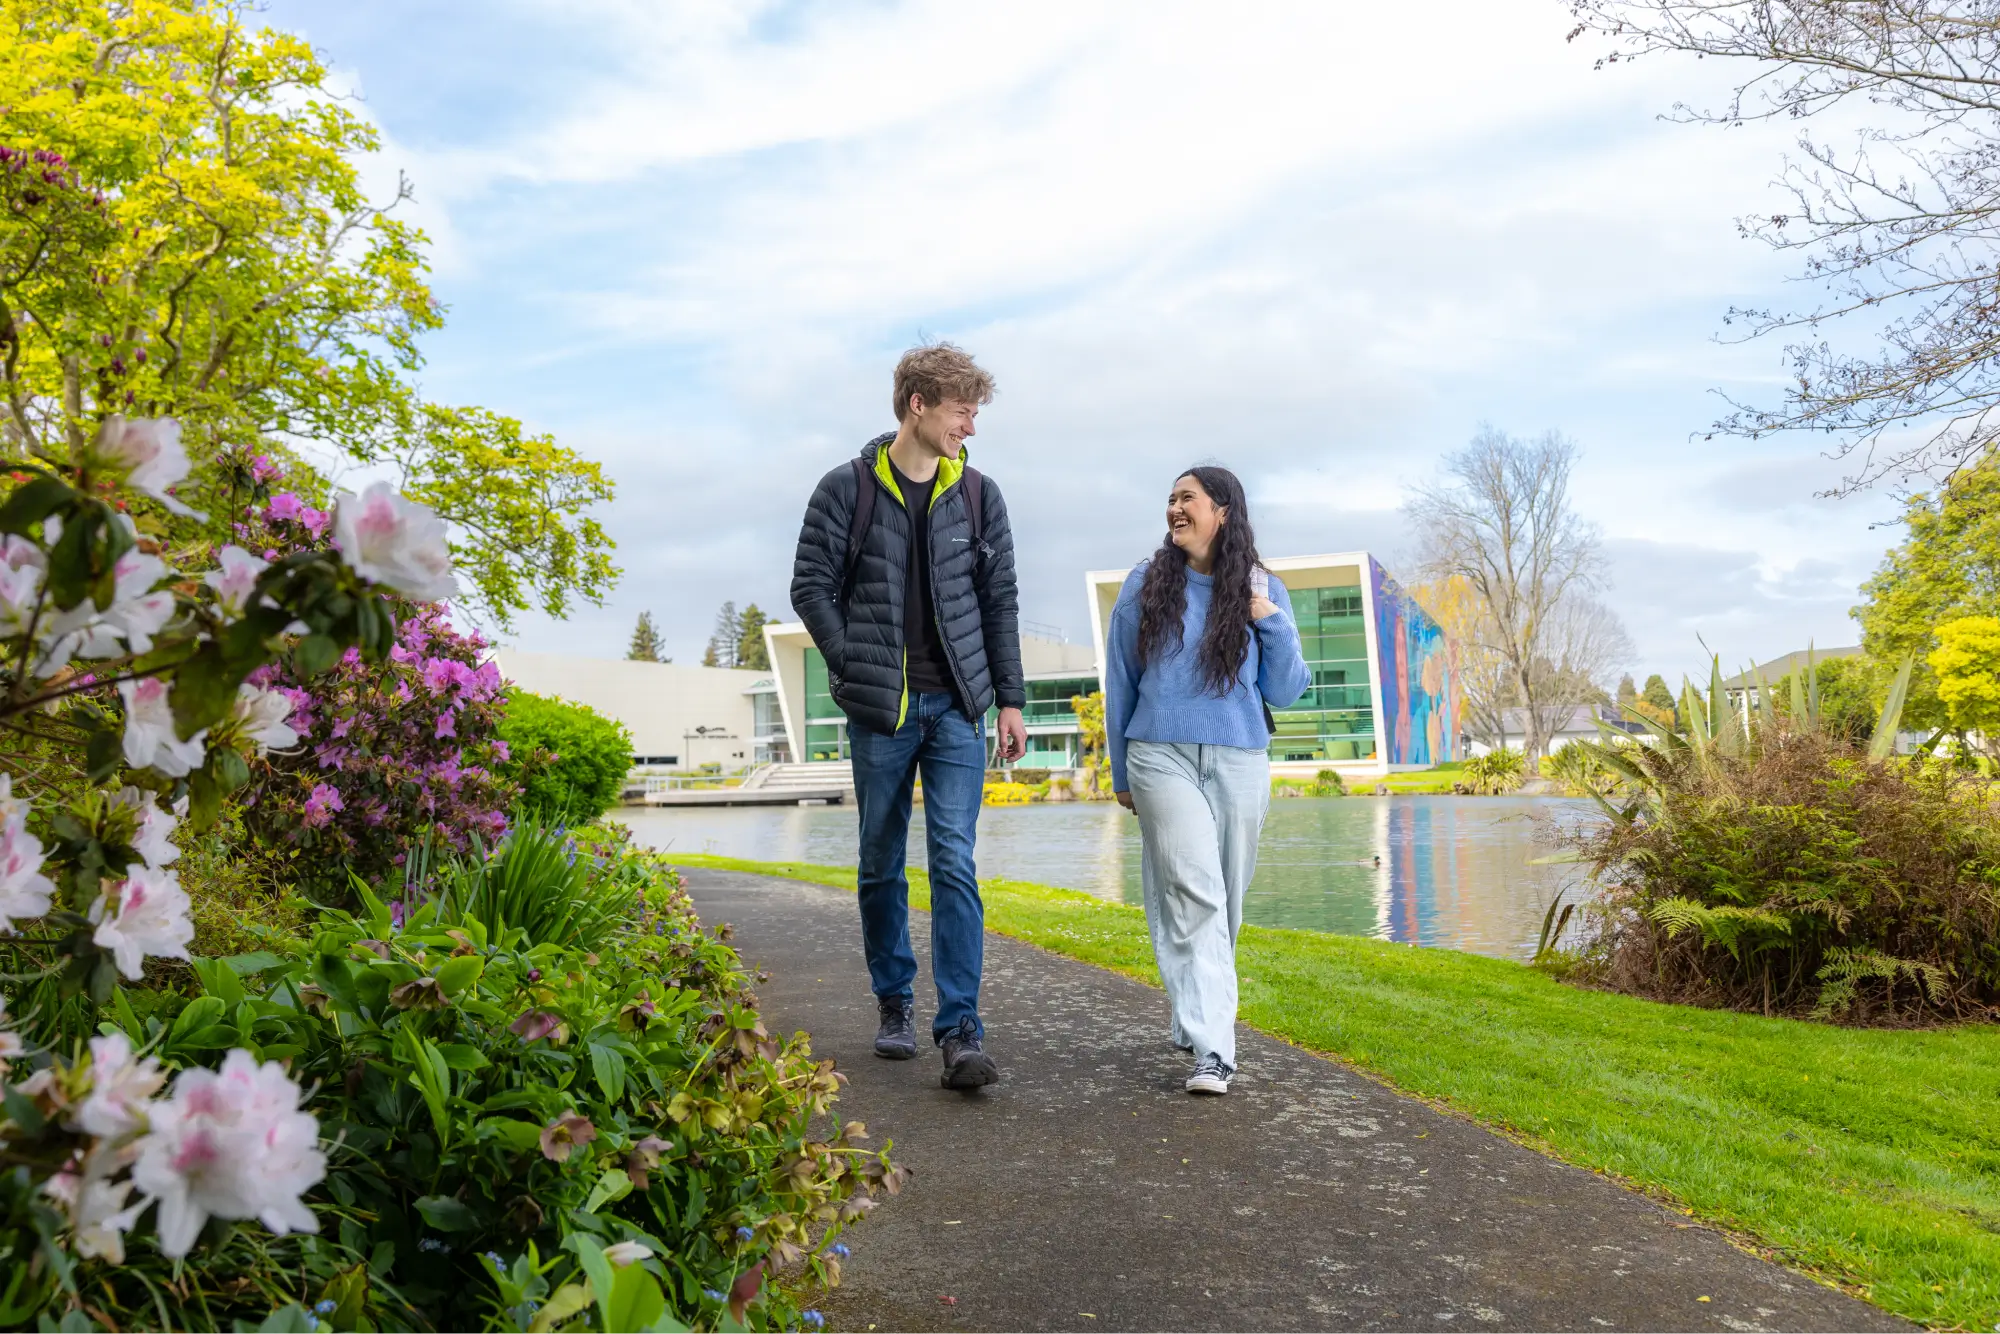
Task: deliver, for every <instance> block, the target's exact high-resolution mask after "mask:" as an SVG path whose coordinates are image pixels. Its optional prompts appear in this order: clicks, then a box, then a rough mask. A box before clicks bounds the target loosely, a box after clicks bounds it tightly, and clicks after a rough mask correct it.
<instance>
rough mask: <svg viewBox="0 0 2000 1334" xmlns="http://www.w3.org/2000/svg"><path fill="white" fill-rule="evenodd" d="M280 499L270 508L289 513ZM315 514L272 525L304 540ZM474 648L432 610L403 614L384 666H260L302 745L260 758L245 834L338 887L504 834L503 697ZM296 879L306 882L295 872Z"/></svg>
mask: <svg viewBox="0 0 2000 1334" xmlns="http://www.w3.org/2000/svg"><path fill="white" fill-rule="evenodd" d="M289 499H290V497H288V496H286V495H279V496H277V497H274V498H273V500H272V506H271V508H272V510H273V511H278V512H279V513H280V514H282V513H286V512H290V511H289V510H288V509H287V508H286V507H285V506H284V502H286V501H287V500H289ZM316 514H317V512H316V511H310V510H307V511H305V512H304V513H303V514H301V515H300V516H299V517H297V518H292V519H286V518H282V517H280V518H277V519H275V520H273V522H274V524H275V525H277V526H280V527H288V528H292V529H294V530H295V534H294V535H298V536H309V534H310V523H311V520H312V519H313V518H314V517H315V516H316ZM486 649H487V643H486V641H485V640H484V639H483V638H481V637H480V636H479V635H477V634H461V633H460V632H458V631H456V630H454V629H453V628H452V626H451V623H450V620H449V618H448V617H447V616H446V614H445V612H444V610H443V608H441V607H437V606H422V607H414V608H410V609H408V610H407V611H406V613H405V615H404V616H403V618H402V620H401V622H400V624H399V625H398V627H397V631H396V642H395V644H394V645H393V646H391V648H390V649H389V652H388V654H387V656H386V657H385V658H384V659H382V660H380V661H376V662H369V661H367V660H366V659H365V658H363V657H362V655H361V654H359V653H356V652H352V651H350V652H348V653H346V654H344V655H343V656H342V658H341V659H340V661H339V662H337V663H335V664H334V666H333V667H332V668H330V669H329V670H327V671H325V672H323V673H321V674H319V675H318V676H315V677H305V676H303V675H301V674H300V673H298V672H297V671H296V669H294V668H291V667H288V666H286V665H284V664H273V665H271V666H269V667H266V668H264V669H263V670H261V671H260V672H259V673H257V674H256V675H255V676H254V677H253V680H254V681H255V682H256V683H257V684H258V685H259V686H262V687H264V688H266V689H268V690H270V691H272V692H274V693H275V694H278V695H280V696H282V697H283V698H284V699H286V700H288V701H290V703H291V706H292V710H293V712H292V725H293V727H295V728H296V729H297V730H298V731H299V732H300V733H301V736H302V738H303V742H304V744H303V745H302V746H300V747H298V748H297V749H294V750H291V751H289V752H286V753H282V754H273V755H271V756H270V757H269V758H268V759H267V760H266V761H265V762H264V763H263V764H262V765H260V766H259V767H258V770H257V772H256V774H255V775H254V777H253V781H252V783H251V785H250V787H249V788H248V790H247V791H246V792H245V794H244V798H243V800H244V806H245V815H246V819H247V820H248V822H249V824H250V827H251V828H252V829H253V830H254V831H255V832H256V833H257V834H258V835H259V836H260V837H262V838H263V839H265V840H266V841H267V842H270V843H274V844H277V845H279V846H281V847H291V848H297V849H300V850H301V851H305V852H310V853H312V854H313V856H312V857H310V858H301V859H300V862H299V865H300V867H301V870H302V871H307V872H309V870H310V868H314V867H317V868H318V870H319V876H320V878H321V879H322V880H326V879H330V880H331V881H332V882H333V883H334V884H337V885H339V886H340V887H342V888H344V887H345V882H346V876H347V871H348V870H349V869H350V868H351V869H352V870H353V871H355V872H356V873H357V874H359V875H361V876H362V877H363V878H364V879H368V880H381V879H383V878H384V877H386V876H388V875H389V874H390V873H391V872H392V871H393V869H394V868H395V866H396V865H399V864H400V863H401V861H402V859H403V856H404V854H405V850H406V849H407V848H408V847H409V846H410V845H411V844H413V843H414V842H416V841H417V840H419V839H420V838H422V837H424V836H426V835H427V834H429V835H433V836H434V837H435V839H436V841H437V842H439V843H441V844H443V845H445V846H447V847H450V848H452V849H454V850H459V851H464V850H467V849H469V848H470V847H471V846H472V845H473V842H474V840H476V839H477V840H483V841H485V842H486V843H487V844H488V845H490V844H491V843H492V842H493V841H496V840H497V839H499V837H500V836H501V835H502V834H504V833H505V832H506V829H507V814H506V813H507V809H508V807H509V806H510V805H511V804H512V803H513V801H514V799H515V797H516V796H517V795H518V794H519V788H518V787H517V786H516V784H515V783H514V781H513V780H512V779H510V778H509V777H507V776H505V775H504V774H503V773H502V772H501V768H502V766H503V765H504V764H505V763H506V761H507V760H508V758H509V747H508V744H507V742H505V741H504V740H502V739H501V737H500V719H501V712H502V709H503V708H504V707H505V705H506V696H505V694H504V692H503V687H502V685H501V681H500V672H499V668H498V667H496V666H495V665H494V663H493V661H492V660H491V659H490V658H488V657H486ZM305 878H308V879H310V878H312V877H311V875H310V874H307V875H306V877H305Z"/></svg>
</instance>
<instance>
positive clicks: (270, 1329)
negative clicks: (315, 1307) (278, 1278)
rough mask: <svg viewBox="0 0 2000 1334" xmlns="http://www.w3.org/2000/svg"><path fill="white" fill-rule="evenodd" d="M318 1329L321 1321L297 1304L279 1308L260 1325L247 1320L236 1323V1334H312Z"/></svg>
mask: <svg viewBox="0 0 2000 1334" xmlns="http://www.w3.org/2000/svg"><path fill="white" fill-rule="evenodd" d="M318 1328H319V1320H318V1319H317V1318H316V1317H315V1316H314V1315H313V1313H312V1312H310V1311H308V1310H306V1308H305V1307H303V1306H300V1305H299V1304H298V1303H297V1302H293V1303H291V1304H290V1305H288V1306H281V1307H279V1308H278V1309H277V1310H275V1311H273V1312H271V1314H269V1315H268V1316H265V1317H264V1322H263V1323H262V1324H260V1325H253V1324H251V1323H249V1322H248V1321H246V1320H239V1321H237V1322H236V1334H312V1332H313V1331H314V1330H316V1329H318Z"/></svg>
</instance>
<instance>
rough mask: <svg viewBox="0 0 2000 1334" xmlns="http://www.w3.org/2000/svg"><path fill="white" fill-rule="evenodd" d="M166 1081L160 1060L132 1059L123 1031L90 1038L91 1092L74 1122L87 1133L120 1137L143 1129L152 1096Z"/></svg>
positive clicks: (129, 1046) (107, 1137)
mask: <svg viewBox="0 0 2000 1334" xmlns="http://www.w3.org/2000/svg"><path fill="white" fill-rule="evenodd" d="M166 1082H167V1076H166V1072H165V1071H163V1070H161V1069H160V1063H159V1062H158V1061H157V1060H155V1059H154V1058H153V1057H151V1056H148V1057H146V1058H145V1059H144V1060H138V1061H135V1060H133V1059H132V1043H131V1040H130V1039H128V1038H127V1037H126V1036H125V1035H124V1034H123V1033H113V1034H111V1035H110V1036H109V1037H101V1038H92V1039H91V1040H90V1096H89V1097H87V1098H85V1099H84V1100H83V1105H82V1106H81V1107H79V1108H78V1109H77V1114H76V1124H77V1127H78V1128H79V1129H81V1130H82V1131H83V1132H84V1133H85V1134H87V1135H97V1136H100V1137H102V1138H105V1139H119V1138H122V1137H124V1136H126V1135H130V1134H132V1133H133V1132H134V1131H139V1130H144V1129H145V1128H146V1125H147V1112H148V1110H149V1109H150V1105H151V1102H152V1097H153V1095H154V1094H155V1093H158V1092H159V1091H160V1086H161V1085H162V1084H164V1083H166Z"/></svg>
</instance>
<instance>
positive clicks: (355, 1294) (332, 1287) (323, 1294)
mask: <svg viewBox="0 0 2000 1334" xmlns="http://www.w3.org/2000/svg"><path fill="white" fill-rule="evenodd" d="M319 1297H320V1300H321V1301H330V1302H333V1303H334V1304H335V1305H334V1309H333V1311H332V1313H331V1314H329V1315H328V1316H327V1318H326V1323H327V1324H329V1325H332V1326H333V1327H334V1328H335V1329H359V1328H360V1327H361V1319H362V1315H363V1313H364V1312H365V1311H366V1309H367V1305H368V1266H367V1265H366V1264H358V1265H355V1266H354V1267H353V1268H352V1269H345V1270H342V1271H341V1272H340V1273H338V1274H335V1275H334V1276H333V1278H332V1280H331V1281H329V1282H328V1283H327V1285H326V1286H325V1287H324V1288H322V1289H320V1294H319Z"/></svg>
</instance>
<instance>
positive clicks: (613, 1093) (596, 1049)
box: [590, 1042, 625, 1103]
mask: <svg viewBox="0 0 2000 1334" xmlns="http://www.w3.org/2000/svg"><path fill="white" fill-rule="evenodd" d="M590 1068H591V1071H592V1072H593V1073H594V1074H596V1076H597V1086H598V1088H599V1089H600V1090H602V1092H603V1094H604V1100H605V1101H606V1102H612V1103H616V1102H619V1101H621V1100H622V1099H623V1098H624V1097H625V1058H624V1057H623V1056H620V1055H619V1054H618V1053H617V1052H615V1051H613V1050H612V1049H611V1048H609V1047H607V1046H605V1045H604V1044H603V1043H601V1042H593V1043H591V1044H590Z"/></svg>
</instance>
